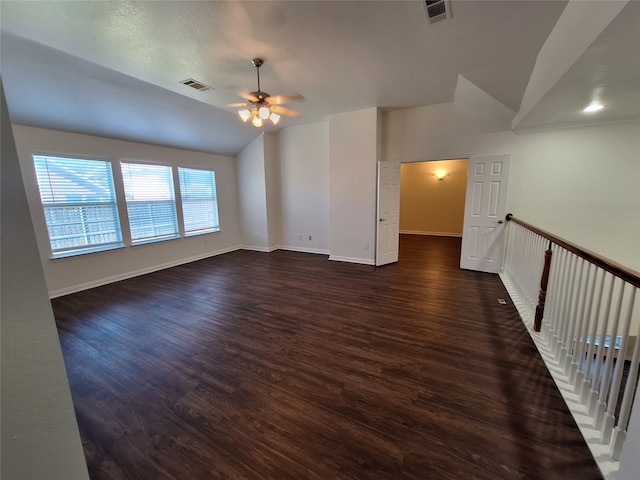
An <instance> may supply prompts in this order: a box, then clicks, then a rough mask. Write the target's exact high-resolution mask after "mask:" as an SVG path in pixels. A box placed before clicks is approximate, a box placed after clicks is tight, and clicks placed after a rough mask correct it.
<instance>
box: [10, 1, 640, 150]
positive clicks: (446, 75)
mask: <svg viewBox="0 0 640 480" xmlns="http://www.w3.org/2000/svg"><path fill="white" fill-rule="evenodd" d="M565 6H566V1H559V0H558V1H539V0H535V1H526V0H511V1H469V0H465V1H460V0H452V1H451V7H452V13H453V17H452V18H451V19H448V20H445V21H441V22H437V23H434V24H432V25H429V24H428V22H427V20H426V17H425V13H424V8H423V3H422V2H421V1H354V2H349V1H342V2H333V1H332V2H319V1H288V2H285V1H264V2H259V1H256V2H244V1H220V2H218V1H206V2H197V1H162V2H152V1H144V2H130V1H127V2H117V1H101V2H93V1H80V2H72V1H62V2H57V1H46V2H26V1H7V0H2V1H1V2H0V9H1V10H0V15H1V17H0V18H1V26H2V30H3V32H2V33H3V35H2V44H1V49H2V50H1V53H2V57H1V61H2V63H1V66H2V69H1V74H2V79H3V83H4V88H5V91H6V95H7V102H8V105H9V111H10V115H11V118H12V121H14V122H16V123H22V124H27V125H34V126H40V127H46V128H53V129H61V130H67V131H74V132H80V133H88V134H96V135H102V136H107V137H113V138H122V139H128V140H135V141H141V142H146V143H154V144H159V145H167V146H175V147H180V148H188V149H194V150H201V151H208V152H214V153H222V154H235V153H237V152H238V151H239V150H241V149H242V148H243V147H244V146H246V145H247V144H248V143H249V142H250V141H251V140H252V139H253V138H255V136H256V135H258V134H259V131H258V130H256V129H255V128H253V127H251V126H250V125H247V124H243V123H241V122H240V120H239V118H238V117H237V115H236V113H235V111H236V109H232V108H228V107H226V105H227V104H228V103H232V102H237V101H239V100H240V98H239V97H238V95H237V94H238V92H239V91H243V90H244V91H247V90H254V89H255V87H256V78H255V69H254V67H253V66H252V65H251V59H252V58H255V57H261V58H264V60H265V65H264V67H263V68H262V69H261V83H262V89H263V90H265V91H267V92H269V93H271V94H289V93H300V94H302V95H303V96H304V97H305V99H306V100H305V101H302V102H296V103H292V104H290V105H288V106H290V107H291V108H293V109H295V110H297V111H299V112H300V113H302V115H303V117H302V119H285V120H284V121H283V122H282V126H283V127H287V126H292V125H297V124H303V123H310V122H317V121H321V120H323V119H326V118H327V116H329V115H332V114H335V113H341V112H345V111H351V110H357V109H361V108H366V107H374V106H377V107H381V108H386V109H395V108H407V107H415V106H422V105H430V104H438V103H446V102H451V101H452V100H453V95H454V91H455V88H456V81H457V78H458V75H461V76H463V77H464V78H465V79H467V80H468V81H470V82H472V83H473V84H474V85H476V86H477V87H479V88H480V89H482V90H484V91H485V92H486V93H488V94H489V95H491V96H492V97H494V98H495V99H496V100H498V101H499V102H501V103H502V104H504V105H505V106H506V107H508V108H509V109H511V110H512V111H513V112H514V114H515V112H518V110H519V108H520V103H521V101H522V98H523V95H524V93H525V89H526V88H527V84H528V81H529V78H530V76H531V72H532V69H533V67H534V64H535V62H536V57H537V54H538V52H539V51H540V48H541V47H542V45H543V44H544V42H545V41H546V39H547V37H548V36H549V34H550V32H551V31H552V29H553V28H554V26H555V24H556V22H557V20H558V18H559V17H560V15H561V13H562V12H563V9H564V8H565ZM623 13H624V12H623ZM632 13H634V12H632ZM634 14H635V15H636V16H635V21H637V20H638V15H637V12H635V13H634ZM616 20H618V19H616ZM633 22H634V19H633V18H632V19H631V20H628V21H627V22H624V21H622V20H620V21H619V22H618V23H619V25H617V26H615V28H614V27H612V30H611V32H604V33H603V37H604V40H603V42H608V44H611V45H612V44H614V43H615V42H618V43H620V42H622V43H624V42H625V41H626V42H627V44H628V43H629V42H628V39H629V38H630V37H628V35H632V32H627V31H626V30H636V31H637V30H638V29H637V28H636V29H634V28H633V27H634V23H633ZM635 26H637V24H636V25H635ZM620 32H622V33H620ZM625 39H626V40H625ZM633 39H635V37H633ZM599 40H600V39H599ZM595 47H597V45H594V46H593V48H595ZM591 50H592V49H590V51H591ZM623 50H624V52H622V49H621V53H620V56H621V55H622V53H624V54H625V55H629V54H632V53H633V52H634V46H633V45H631V46H629V45H627V46H626V48H625V49H623ZM635 51H636V52H637V45H636V46H635ZM609 52H610V53H611V50H610V49H609ZM587 53H588V52H587ZM587 53H585V55H586V54H587ZM610 53H609V54H607V55H605V56H604V57H605V58H600V59H598V58H599V57H597V55H596V56H593V57H590V58H591V60H589V59H584V60H583V59H581V60H579V61H578V62H577V63H576V67H575V71H574V70H573V69H572V70H570V71H569V72H567V74H566V75H565V76H564V77H563V78H562V79H561V81H560V82H558V90H557V91H554V90H552V91H550V92H549V93H548V94H547V95H546V96H545V97H544V98H543V99H542V101H541V102H540V108H539V109H538V108H537V107H536V108H534V109H533V110H532V111H531V112H530V113H529V115H528V116H527V118H525V119H524V121H523V122H522V123H523V125H524V126H525V127H527V128H535V127H540V126H545V125H550V124H557V123H569V122H571V121H575V119H574V118H570V117H568V116H567V112H568V111H569V110H570V108H573V110H575V109H576V108H577V107H575V105H577V104H580V105H582V104H583V103H584V99H582V98H579V97H580V95H579V92H578V91H577V90H574V86H576V85H577V84H580V83H582V84H583V86H582V87H581V88H582V89H583V90H584V89H587V86H586V85H587V83H589V82H588V81H587V80H585V75H587V73H585V70H594V69H601V68H606V69H610V70H612V71H613V72H614V73H612V74H611V75H612V77H611V78H609V79H608V80H607V81H612V82H613V81H614V78H613V76H615V77H616V79H617V78H618V77H621V78H622V79H624V78H626V79H627V80H626V81H627V83H628V84H629V83H630V84H631V87H630V88H627V87H624V88H623V87H619V88H618V90H619V91H620V92H621V91H622V90H625V92H626V93H624V95H627V96H628V97H627V98H634V97H633V95H634V89H635V93H637V92H638V91H640V88H638V85H636V83H637V78H635V77H633V74H634V73H637V64H633V63H632V64H631V66H630V67H628V68H627V70H626V71H624V72H623V71H620V72H617V73H616V70H615V69H618V70H620V67H619V63H616V61H615V60H616V58H614V57H616V55H613V56H612V55H611V54H610ZM601 57H603V56H602V55H601ZM604 59H606V60H608V62H609V65H605V66H603V65H604V64H603V63H602V62H601V60H604ZM598 62H600V63H598ZM629 70H631V72H629ZM572 75H573V76H574V77H575V78H572ZM190 77H191V78H195V79H196V80H199V81H201V82H203V83H205V84H207V85H211V86H212V87H214V90H213V91H210V92H198V91H195V90H193V89H190V88H189V87H185V86H184V85H181V84H180V83H179V82H180V81H181V80H184V79H186V78H190ZM615 81H617V82H620V81H623V80H620V79H617V80H615ZM563 91H564V92H565V93H564V94H563V95H565V96H563V97H562V98H563V99H564V98H567V96H566V91H570V92H572V94H574V95H573V97H575V98H573V97H572V98H571V99H568V98H567V100H566V101H571V102H573V104H572V105H571V106H570V107H569V106H567V105H564V104H563V105H562V107H563V108H562V111H560V109H559V108H556V107H554V106H557V104H558V100H557V98H554V95H561V94H562V92H563ZM620 95H623V94H622V93H620ZM565 103H566V102H565ZM623 103H626V105H627V106H628V105H629V102H623ZM574 104H575V105H574ZM628 110H629V111H627V112H624V115H625V116H626V117H629V116H631V117H633V116H634V115H635V116H636V117H637V116H638V115H640V107H639V108H636V110H635V111H634V110H633V108H630V109H628ZM608 113H609V114H610V115H612V118H611V119H612V120H615V117H614V116H613V115H614V113H615V112H614V110H613V109H610V110H609V112H608ZM563 115H564V117H563ZM579 120H581V119H579ZM279 127H280V126H279ZM273 128H274V127H271V129H273Z"/></svg>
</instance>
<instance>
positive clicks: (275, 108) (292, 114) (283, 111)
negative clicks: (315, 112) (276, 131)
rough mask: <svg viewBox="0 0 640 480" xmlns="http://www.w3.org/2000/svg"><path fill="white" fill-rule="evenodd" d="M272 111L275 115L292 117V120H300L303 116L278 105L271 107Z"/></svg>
mask: <svg viewBox="0 0 640 480" xmlns="http://www.w3.org/2000/svg"><path fill="white" fill-rule="evenodd" d="M270 110H271V111H272V112H273V113H277V114H278V115H284V116H285V117H291V118H300V117H302V115H300V114H299V113H298V112H296V111H295V110H290V109H288V108H284V107H280V106H278V105H271V108H270Z"/></svg>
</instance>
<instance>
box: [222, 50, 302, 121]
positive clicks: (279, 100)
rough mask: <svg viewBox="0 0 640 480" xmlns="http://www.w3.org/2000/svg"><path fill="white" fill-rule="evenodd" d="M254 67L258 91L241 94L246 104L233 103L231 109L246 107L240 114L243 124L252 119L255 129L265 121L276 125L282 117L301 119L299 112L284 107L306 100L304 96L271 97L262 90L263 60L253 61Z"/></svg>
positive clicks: (256, 59)
mask: <svg viewBox="0 0 640 480" xmlns="http://www.w3.org/2000/svg"><path fill="white" fill-rule="evenodd" d="M252 63H253V66H254V67H256V72H257V75H258V89H257V90H256V91H255V92H248V93H240V96H241V97H242V98H244V99H245V100H246V102H244V103H232V104H230V105H228V106H229V107H245V108H243V109H242V110H240V111H239V112H238V115H240V118H241V119H242V121H243V122H246V121H247V120H249V119H251V124H252V125H253V126H254V127H258V128H260V127H262V125H263V124H264V121H265V120H271V122H272V123H273V124H274V125H277V123H278V122H279V121H280V116H281V115H284V116H287V117H293V118H300V117H301V116H302V115H300V114H299V113H298V112H296V111H294V110H290V109H288V108H284V107H283V106H282V105H283V104H285V103H288V102H292V101H295V100H304V97H303V96H302V95H299V94H298V95H276V96H271V95H270V94H268V93H267V92H263V91H262V90H260V67H261V66H262V65H263V64H264V61H263V60H262V59H261V58H254V59H253V60H252Z"/></svg>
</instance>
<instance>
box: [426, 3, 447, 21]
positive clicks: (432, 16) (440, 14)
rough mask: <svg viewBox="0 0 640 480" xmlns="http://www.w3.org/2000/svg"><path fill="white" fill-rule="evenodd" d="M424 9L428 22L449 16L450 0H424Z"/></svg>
mask: <svg viewBox="0 0 640 480" xmlns="http://www.w3.org/2000/svg"><path fill="white" fill-rule="evenodd" d="M424 9H425V12H426V13H427V20H429V23H433V22H437V21H438V20H444V19H445V18H450V17H451V2H450V1H449V0H425V2H424Z"/></svg>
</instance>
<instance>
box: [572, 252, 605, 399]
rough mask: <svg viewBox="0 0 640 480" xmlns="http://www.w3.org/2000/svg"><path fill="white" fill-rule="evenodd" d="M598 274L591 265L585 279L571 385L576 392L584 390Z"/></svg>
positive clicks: (595, 268)
mask: <svg viewBox="0 0 640 480" xmlns="http://www.w3.org/2000/svg"><path fill="white" fill-rule="evenodd" d="M597 273H598V271H597V267H596V266H595V265H593V264H592V263H590V264H589V266H588V268H587V273H586V277H585V283H584V295H583V297H582V304H581V305H580V313H578V320H579V323H580V327H579V331H578V348H577V349H576V353H575V355H574V356H573V365H572V366H571V383H572V384H573V386H574V391H576V392H578V391H579V389H581V388H582V380H583V378H584V368H585V354H586V350H587V335H588V331H589V319H590V317H591V306H592V305H593V292H594V291H595V288H596V274H597ZM587 304H588V307H587ZM585 310H586V313H585Z"/></svg>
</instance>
